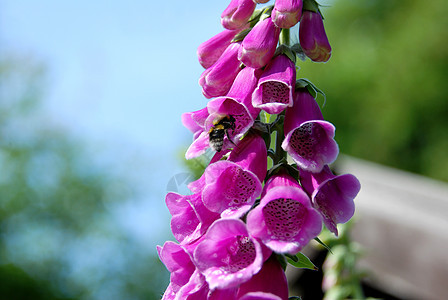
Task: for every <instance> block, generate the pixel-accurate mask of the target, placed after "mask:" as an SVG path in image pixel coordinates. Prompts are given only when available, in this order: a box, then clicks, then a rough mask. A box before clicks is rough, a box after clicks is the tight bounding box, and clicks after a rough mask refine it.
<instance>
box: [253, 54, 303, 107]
mask: <svg viewBox="0 0 448 300" xmlns="http://www.w3.org/2000/svg"><path fill="white" fill-rule="evenodd" d="M295 81H296V68H295V64H294V63H293V62H292V61H291V60H290V59H289V58H288V57H287V56H286V55H283V54H282V55H278V56H276V57H274V59H273V60H271V62H270V63H269V64H268V65H267V66H266V68H265V70H264V71H263V73H262V74H261V76H260V79H259V80H258V87H257V88H256V89H255V92H254V93H253V94H252V104H253V106H254V107H257V108H261V109H263V110H264V111H266V112H267V113H269V114H279V113H281V112H282V111H283V110H284V109H285V108H286V107H287V106H292V105H293V90H294V85H295Z"/></svg>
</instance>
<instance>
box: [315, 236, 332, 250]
mask: <svg viewBox="0 0 448 300" xmlns="http://www.w3.org/2000/svg"><path fill="white" fill-rule="evenodd" d="M314 240H315V241H316V242H318V243H319V244H321V245H322V246H323V247H324V248H325V249H327V250H328V252H330V253H331V254H333V252H331V248H330V247H328V246H327V244H325V243H324V242H322V241H321V239H320V238H318V237H315V238H314Z"/></svg>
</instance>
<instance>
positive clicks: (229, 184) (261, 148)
mask: <svg viewBox="0 0 448 300" xmlns="http://www.w3.org/2000/svg"><path fill="white" fill-rule="evenodd" d="M266 156H267V153H266V147H265V144H264V140H263V139H262V138H261V137H259V136H249V137H245V138H244V139H243V140H242V141H241V142H240V143H239V144H238V145H237V146H236V147H235V149H234V150H233V151H232V152H231V154H230V156H229V161H218V162H215V163H213V164H210V165H209V166H208V167H207V168H206V169H205V172H204V175H205V187H204V190H203V192H202V201H203V202H204V205H205V206H206V207H207V208H208V209H209V210H211V211H213V212H216V213H221V217H223V218H240V217H241V216H242V215H243V214H245V213H246V212H247V211H249V209H250V208H251V207H252V205H253V204H254V203H255V199H256V198H257V197H258V196H260V194H261V190H262V186H261V182H262V181H263V179H264V176H265V174H266V168H267V158H266ZM232 160H234V161H235V162H233V161H232Z"/></svg>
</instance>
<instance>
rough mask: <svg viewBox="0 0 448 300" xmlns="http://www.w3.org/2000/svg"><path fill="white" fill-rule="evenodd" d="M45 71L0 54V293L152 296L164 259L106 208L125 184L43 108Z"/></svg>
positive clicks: (159, 286)
mask: <svg viewBox="0 0 448 300" xmlns="http://www.w3.org/2000/svg"><path fill="white" fill-rule="evenodd" d="M45 78H46V77H45V70H44V68H42V66H40V65H39V64H36V63H35V62H33V61H29V60H27V59H26V58H23V57H3V58H2V59H0V299H15V300H16V299H160V295H161V293H162V292H163V290H164V289H165V287H166V282H167V281H168V274H167V272H166V270H165V268H164V267H163V265H162V264H161V263H160V261H159V260H158V258H157V257H156V256H155V253H154V249H147V248H145V247H144V246H143V245H142V244H141V243H139V242H138V241H137V240H135V239H133V238H132V237H130V236H129V234H128V233H127V232H126V230H125V229H124V228H123V227H121V226H120V225H119V224H118V222H117V219H116V214H115V215H114V212H115V213H116V210H117V208H119V207H120V205H122V204H125V203H126V201H129V200H130V199H132V197H134V196H135V194H136V192H135V189H134V188H133V186H132V183H131V182H130V180H129V179H128V178H127V177H126V174H118V173H117V172H114V171H113V169H112V168H108V167H107V166H103V165H101V164H99V163H97V162H96V161H95V158H94V157H92V156H91V155H90V154H91V153H90V152H89V151H88V147H86V145H85V143H84V142H83V141H78V140H75V139H74V138H72V137H70V135H68V134H67V133H66V132H64V131H63V130H61V129H58V128H57V127H55V125H54V124H52V123H51V119H50V118H48V117H47V116H46V115H45V114H44V113H43V112H42V111H41V104H42V103H41V99H42V98H44V96H45V95H44V94H43V90H44V87H45V86H46V82H45Z"/></svg>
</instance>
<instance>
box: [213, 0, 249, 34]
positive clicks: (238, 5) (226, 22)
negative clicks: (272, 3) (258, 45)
mask: <svg viewBox="0 0 448 300" xmlns="http://www.w3.org/2000/svg"><path fill="white" fill-rule="evenodd" d="M255 6H256V4H255V3H254V2H253V1H252V0H231V1H230V4H229V6H227V8H226V9H225V10H224V11H223V12H222V14H221V24H222V26H223V27H224V28H226V29H229V30H235V29H239V28H241V27H244V26H245V25H246V24H247V22H248V21H249V19H250V17H251V16H252V13H253V12H254V10H255Z"/></svg>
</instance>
